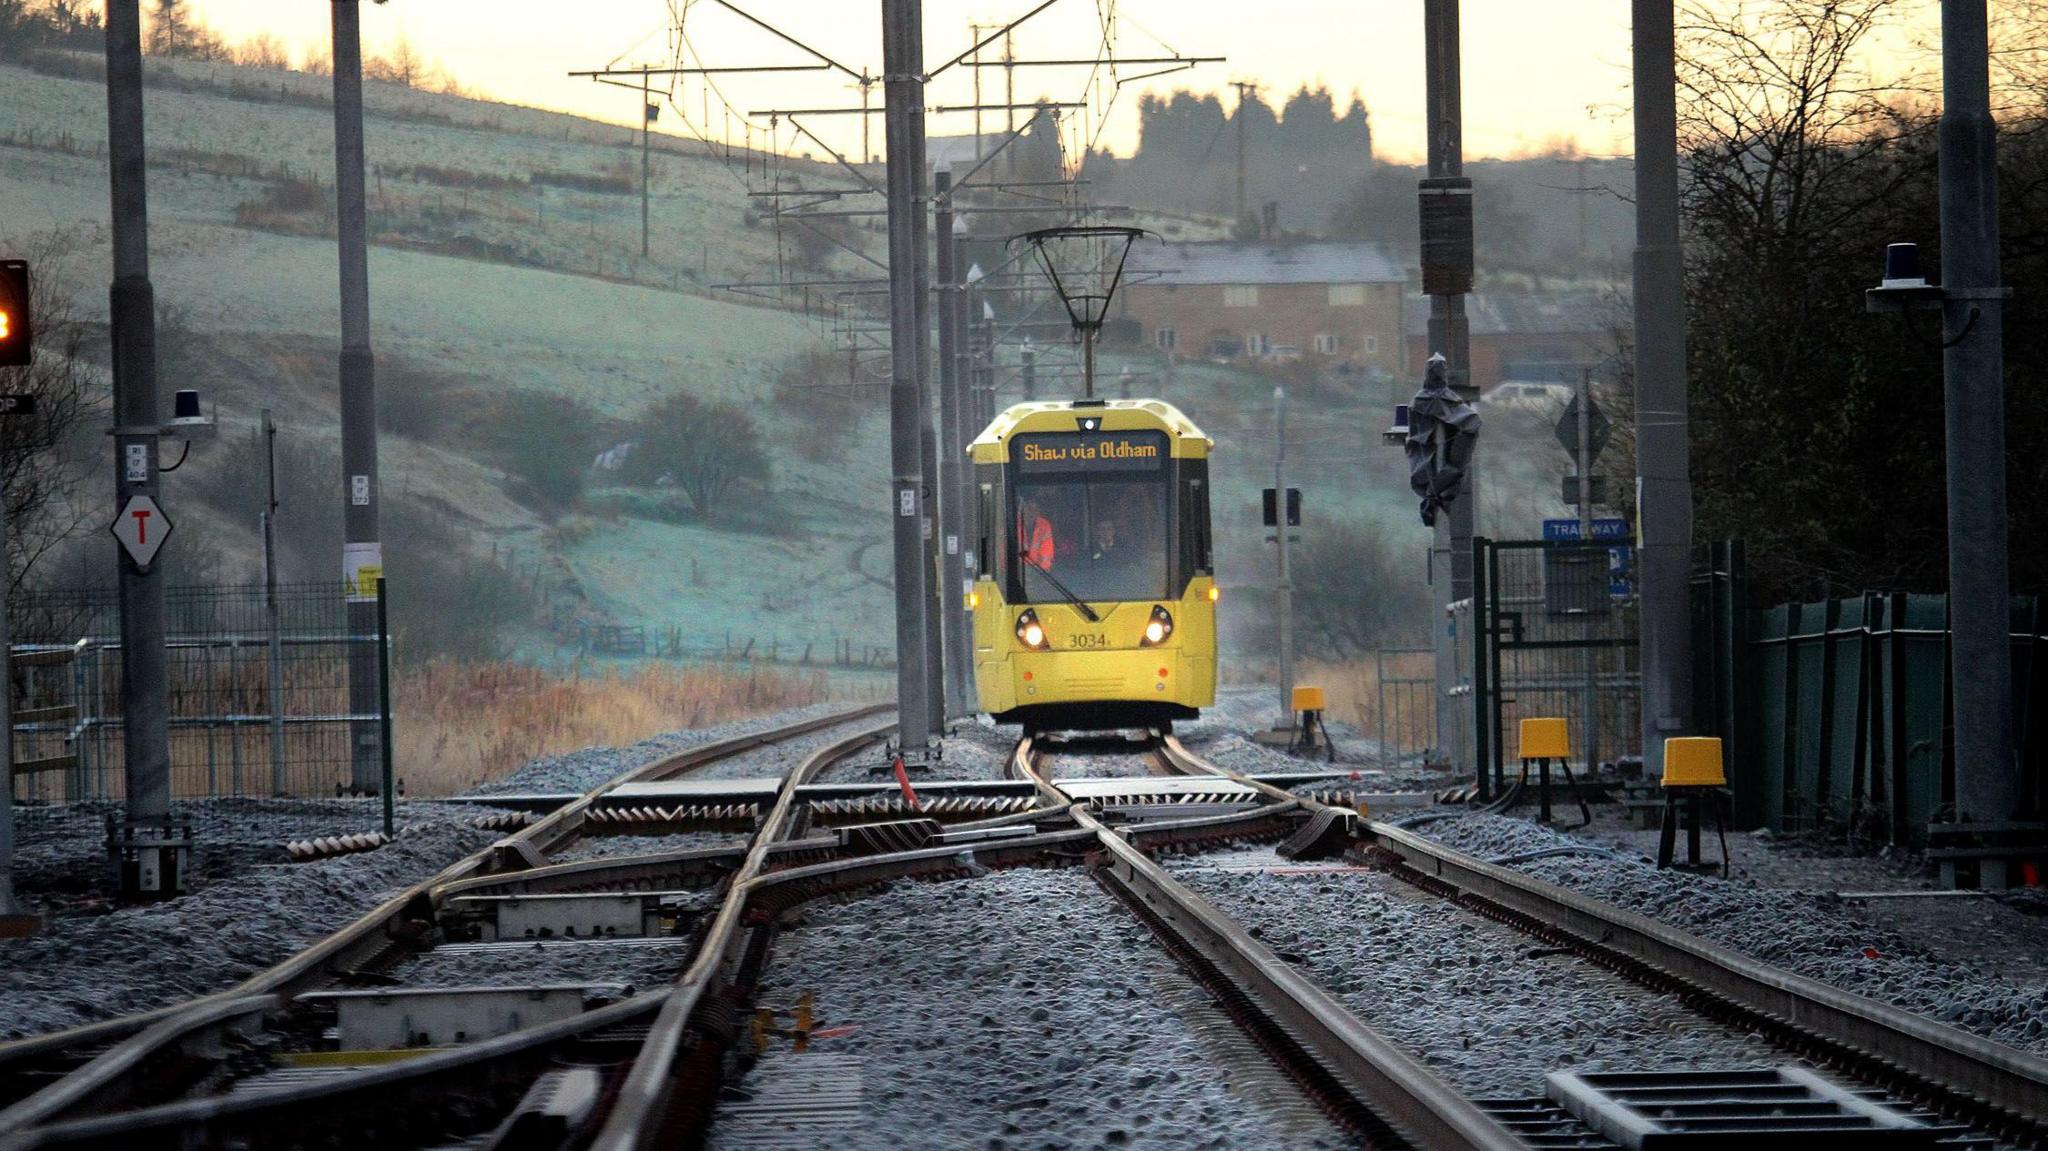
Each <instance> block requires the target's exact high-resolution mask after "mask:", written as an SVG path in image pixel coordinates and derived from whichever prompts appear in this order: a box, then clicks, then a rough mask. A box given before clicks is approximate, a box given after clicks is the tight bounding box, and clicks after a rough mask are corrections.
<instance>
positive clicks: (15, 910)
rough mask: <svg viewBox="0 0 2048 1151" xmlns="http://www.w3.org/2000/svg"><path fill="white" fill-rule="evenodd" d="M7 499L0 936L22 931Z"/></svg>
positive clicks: (0, 498)
mask: <svg viewBox="0 0 2048 1151" xmlns="http://www.w3.org/2000/svg"><path fill="white" fill-rule="evenodd" d="M6 561H7V500H6V498H5V493H0V939H4V938H6V937H7V936H9V935H19V934H21V933H22V927H21V926H18V925H21V924H22V923H23V920H24V918H25V917H26V916H27V914H28V910H27V909H26V908H24V907H23V906H22V905H21V904H20V903H18V902H16V901H15V898H14V669H13V666H12V658H11V653H12V651H13V648H12V647H11V646H10V643H11V641H10V640H9V638H8V634H7V585H8V582H9V580H8V572H7V562H6Z"/></svg>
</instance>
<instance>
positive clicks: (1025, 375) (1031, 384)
mask: <svg viewBox="0 0 2048 1151" xmlns="http://www.w3.org/2000/svg"><path fill="white" fill-rule="evenodd" d="M1017 359H1018V366H1017V376H1018V382H1019V383H1020V384H1021V385H1022V386H1023V388H1024V398H1025V399H1027V400H1035V399H1037V398H1038V349H1037V348H1034V347H1032V346H1031V337H1030V336H1026V337H1024V347H1023V348H1022V349H1021V350H1019V351H1018V353H1017Z"/></svg>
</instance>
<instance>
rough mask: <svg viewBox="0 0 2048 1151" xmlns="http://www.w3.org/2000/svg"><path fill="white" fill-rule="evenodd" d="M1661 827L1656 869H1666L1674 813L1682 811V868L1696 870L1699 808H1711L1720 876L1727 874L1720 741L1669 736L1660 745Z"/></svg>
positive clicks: (1674, 841)
mask: <svg viewBox="0 0 2048 1151" xmlns="http://www.w3.org/2000/svg"><path fill="white" fill-rule="evenodd" d="M1663 784H1664V825H1663V829H1662V832H1661V834H1659V835H1658V837H1657V866H1658V867H1660V868H1661V867H1670V866H1671V864H1672V857H1673V855H1674V854H1675V850H1676V848H1677V840H1678V812H1679V808H1680V807H1681V806H1682V807H1683V808H1684V809H1685V849H1686V865H1687V866H1688V867H1694V868H1696V867H1698V866H1700V820H1701V811H1700V809H1701V807H1702V805H1704V804H1712V805H1713V808H1714V830H1715V832H1716V834H1718V835H1719V837H1720V840H1721V874H1722V875H1723V876H1726V875H1727V874H1728V820H1727V815H1726V807H1727V801H1728V771H1727V768H1726V767H1725V766H1724V765H1723V763H1722V759H1721V741H1720V740H1718V739H1715V738H1713V737H1711V736H1673V737H1671V738H1670V739H1667V740H1665V741H1664V780H1663Z"/></svg>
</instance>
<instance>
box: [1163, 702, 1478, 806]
mask: <svg viewBox="0 0 2048 1151" xmlns="http://www.w3.org/2000/svg"><path fill="white" fill-rule="evenodd" d="M1279 718H1280V704H1279V701H1278V699H1277V698H1276V696H1275V694H1274V691H1273V689H1271V688H1266V687H1225V688H1219V689H1218V690H1217V692H1216V704H1215V706H1214V707H1211V708H1209V709H1207V710H1205V711H1204V712H1203V713H1202V718H1200V719H1196V720H1184V721H1181V722H1179V723H1176V724H1174V729H1173V730H1174V734H1175V735H1176V736H1178V737H1179V739H1180V742H1181V743H1182V745H1184V746H1185V747H1186V748H1187V749H1188V750H1189V751H1192V752H1194V753H1195V754H1196V755H1199V756H1201V757H1202V758H1203V759H1206V760H1208V761H1209V762H1210V763H1213V764H1215V765H1216V766H1217V767H1220V768H1224V769H1225V770H1228V771H1241V772H1244V773H1246V774H1258V773H1261V772H1287V771H1322V770H1325V769H1342V770H1345V771H1346V772H1356V773H1358V775H1359V778H1358V779H1356V780H1351V779H1346V780H1344V781H1343V784H1344V786H1347V787H1350V788H1352V789H1354V790H1362V791H1434V790H1437V789H1439V788H1442V787H1444V786H1445V785H1446V784H1447V783H1449V782H1451V781H1450V780H1449V779H1448V777H1447V776H1446V775H1445V774H1444V773H1443V772H1430V771H1424V770H1423V769H1422V765H1421V764H1420V763H1419V762H1406V763H1383V762H1381V760H1382V756H1381V754H1380V750H1379V744H1378V743H1377V742H1376V741H1374V740H1371V739H1367V738H1365V737H1363V736H1361V735H1360V734H1359V733H1358V732H1357V731H1356V730H1354V729H1353V728H1351V727H1350V726H1349V725H1346V724H1343V723H1339V722H1336V721H1334V720H1332V721H1330V722H1329V727H1330V736H1331V738H1332V740H1334V741H1335V743H1336V745H1337V759H1336V762H1335V763H1330V762H1327V761H1325V760H1324V759H1323V758H1322V757H1321V756H1320V755H1317V756H1308V755H1299V756H1295V755H1289V754H1287V752H1286V751H1285V750H1284V749H1282V748H1277V747H1271V746H1268V745H1266V744H1262V743H1254V742H1253V741H1252V738H1251V733H1252V732H1254V731H1259V730H1262V729H1266V728H1271V727H1272V726H1273V724H1274V722H1275V721H1276V720H1278V719H1279Z"/></svg>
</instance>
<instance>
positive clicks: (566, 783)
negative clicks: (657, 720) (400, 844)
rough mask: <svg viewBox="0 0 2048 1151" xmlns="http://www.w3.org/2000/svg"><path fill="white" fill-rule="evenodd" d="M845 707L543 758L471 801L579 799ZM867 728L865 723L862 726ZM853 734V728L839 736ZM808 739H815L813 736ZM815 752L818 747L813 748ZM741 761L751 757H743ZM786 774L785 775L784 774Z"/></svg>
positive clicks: (481, 788) (826, 706) (480, 789)
mask: <svg viewBox="0 0 2048 1151" xmlns="http://www.w3.org/2000/svg"><path fill="white" fill-rule="evenodd" d="M848 706H849V705H848V704H845V703H821V704H813V705H812V706H810V707H805V708H797V709H794V710H791V711H780V712H776V713H775V714H773V715H763V716H755V717H754V718H752V719H743V720H738V721H735V722H733V723H722V724H719V725H718V726H716V727H704V728H695V729H693V730H690V731H670V732H663V733H662V734H660V735H657V736H654V737H652V738H650V739H644V740H641V741H640V742H639V743H636V744H632V745H630V746H627V747H586V748H584V749H583V750H581V751H572V752H569V753H568V754H566V755H550V756H543V757H541V758H540V759H536V760H534V761H533V762H532V763H529V764H527V765H526V766H525V767H522V768H520V769H519V770H518V771H515V772H513V773H512V774H511V775H508V776H506V777H505V778H503V779H498V780H493V781H491V782H489V783H484V784H479V785H478V786H477V787H475V788H473V789H471V790H470V792H469V794H471V795H518V794H525V793H534V792H538V793H543V794H545V793H553V792H574V793H577V794H581V793H582V792H585V791H589V790H590V789H591V788H593V787H596V786H597V785H598V784H600V783H603V782H604V781H605V780H608V779H610V778H611V777H613V776H615V775H618V774H619V773H621V772H624V771H628V770H630V769H632V768H635V767H638V766H640V765H641V764H643V763H649V762H651V761H653V760H656V759H660V758H662V757H663V756H669V755H674V754H675V753H676V752H679V751H683V750H685V749H687V748H692V747H697V746H699V745H702V744H706V743H714V742H716V741H718V740H721V739H731V738H732V737H734V736H739V735H756V734H759V733H761V732H764V731H768V730H770V729H772V728H777V727H782V726H784V725H786V724H790V723H795V722H798V721H800V720H804V719H809V718H811V717H813V716H820V715H829V714H831V713H833V712H838V711H844V710H846V709H847V707H848ZM863 722H866V721H863ZM850 730H852V728H851V727H848V728H845V729H843V730H841V732H840V733H841V734H844V732H845V731H850ZM810 738H813V739H815V738H817V737H815V736H813V737H810ZM814 746H815V745H814ZM740 758H741V759H742V760H745V759H748V758H749V757H748V756H741V757H740ZM712 770H713V769H712V768H706V769H705V774H701V775H699V778H703V779H731V778H736V776H734V775H717V774H709V773H710V772H711V771H712ZM783 770H787V769H783ZM776 774H780V772H778V771H774V770H770V769H768V768H765V767H764V768H762V769H761V770H758V771H740V772H739V773H738V775H739V776H745V775H776Z"/></svg>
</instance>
